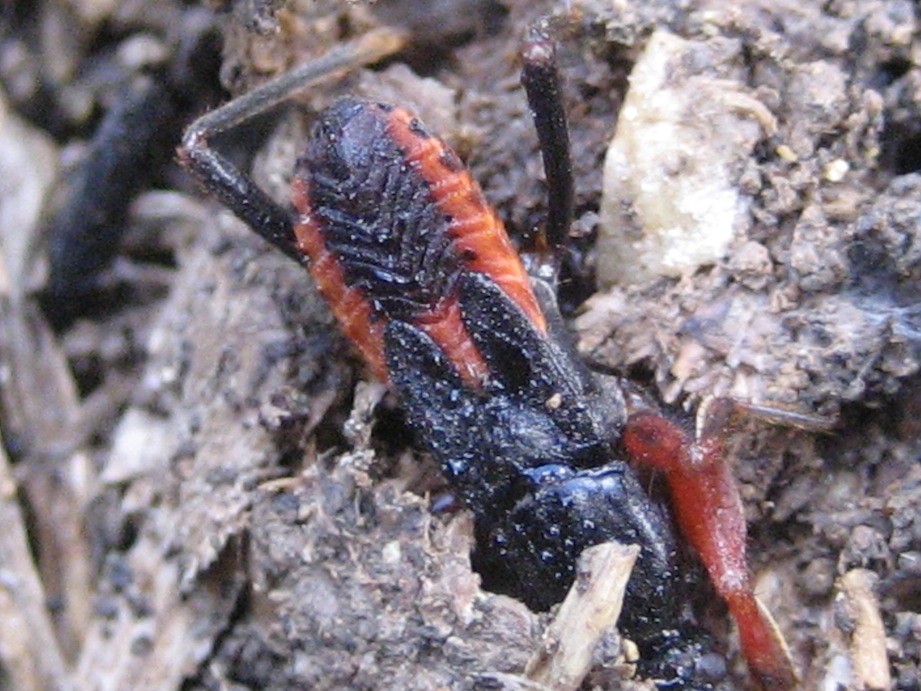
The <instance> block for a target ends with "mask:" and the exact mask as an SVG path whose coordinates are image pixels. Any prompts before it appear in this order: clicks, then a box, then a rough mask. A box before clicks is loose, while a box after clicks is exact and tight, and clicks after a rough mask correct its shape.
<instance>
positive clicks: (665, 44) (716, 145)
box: [598, 31, 776, 286]
mask: <svg viewBox="0 0 921 691" xmlns="http://www.w3.org/2000/svg"><path fill="white" fill-rule="evenodd" d="M738 58H739V56H738V46H737V44H735V43H734V42H733V41H731V40H728V39H727V40H726V41H724V42H720V43H719V46H718V47H717V48H716V49H714V48H713V47H712V45H711V44H706V45H705V44H702V43H699V42H695V41H687V40H684V39H682V38H679V37H678V36H675V35H674V34H671V33H669V32H667V31H657V32H656V33H655V34H653V35H652V37H651V38H650V40H649V43H648V45H647V46H646V48H645V50H644V51H643V53H642V54H641V55H640V57H639V59H638V60H637V62H636V65H635V66H634V68H633V71H632V73H631V75H630V88H629V90H628V92H627V95H626V98H625V100H624V104H623V107H622V108H621V111H620V114H619V116H618V123H617V131H616V134H615V135H614V138H613V140H612V141H611V144H610V145H609V147H608V151H607V155H606V160H605V167H604V182H603V191H602V200H601V218H600V229H599V238H598V277H599V281H600V282H601V283H602V284H603V285H605V286H610V285H612V284H615V283H620V284H634V283H642V282H645V281H648V280H650V279H653V278H656V277H658V276H661V275H665V276H681V275H684V274H689V273H692V272H694V271H695V270H696V269H697V268H698V267H700V266H702V265H705V264H711V263H713V262H716V261H718V260H720V259H721V258H723V257H724V256H725V255H726V253H727V250H728V249H729V246H730V243H731V242H732V240H733V238H734V237H736V236H737V235H738V234H741V233H742V232H743V231H744V230H745V228H747V226H748V225H749V224H750V222H751V220H750V214H749V206H750V199H749V197H747V196H746V195H745V194H744V193H743V192H742V191H741V190H740V185H739V180H740V178H741V176H742V174H743V173H744V171H745V167H746V164H747V162H748V161H749V159H750V157H751V155H752V150H753V148H754V146H755V145H756V143H757V142H758V141H759V140H760V139H761V138H762V137H763V136H764V134H773V133H774V131H775V129H776V122H775V120H774V117H773V115H772V114H771V113H770V111H768V109H767V108H766V107H765V106H764V104H763V103H761V101H759V100H758V99H757V98H755V96H754V95H753V94H752V92H751V90H750V89H749V88H748V87H746V86H745V84H744V83H742V82H741V81H740V79H741V76H739V78H738V79H737V78H736V77H735V75H736V73H737V72H738V73H739V75H741V72H739V69H738Z"/></svg>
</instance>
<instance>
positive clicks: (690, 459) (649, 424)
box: [623, 411, 797, 689]
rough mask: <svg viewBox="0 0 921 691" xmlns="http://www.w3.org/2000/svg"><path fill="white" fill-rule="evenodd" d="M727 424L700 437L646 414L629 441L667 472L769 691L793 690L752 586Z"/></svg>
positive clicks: (637, 454) (684, 526)
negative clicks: (727, 442) (727, 444)
mask: <svg viewBox="0 0 921 691" xmlns="http://www.w3.org/2000/svg"><path fill="white" fill-rule="evenodd" d="M720 412H725V411H720ZM725 420H726V418H725V417H722V418H721V420H720V422H719V424H716V425H711V424H708V425H706V427H705V429H704V431H703V433H702V434H701V435H700V437H699V438H698V439H694V437H693V435H692V434H691V433H690V432H688V431H687V430H685V429H684V428H683V427H682V426H681V425H679V424H678V423H676V422H674V421H672V420H669V419H667V418H664V417H662V416H661V415H658V414H656V413H653V412H649V411H642V412H638V413H635V414H633V415H632V416H631V417H630V419H629V420H628V422H627V426H626V429H625V431H624V436H623V441H624V445H625V446H626V448H627V451H628V452H629V454H630V455H631V456H632V457H633V458H634V459H636V460H637V461H639V462H641V463H643V464H646V465H648V466H651V467H653V468H656V469H659V470H662V471H663V472H664V473H665V475H666V479H667V482H668V488H669V493H670V495H671V501H672V506H673V510H674V512H675V515H676V518H677V520H678V524H679V526H680V528H681V531H682V533H683V534H684V536H685V538H686V539H687V541H688V542H689V543H690V544H691V545H692V546H693V547H694V549H695V550H697V553H698V554H699V555H700V558H701V561H702V562H703V563H704V566H705V567H706V569H707V572H708V574H709V576H710V580H711V581H712V582H713V586H714V587H715V588H716V591H717V592H718V593H719V595H720V596H721V597H722V598H724V599H725V600H726V603H727V604H728V606H729V611H730V613H731V614H732V617H733V619H734V620H735V622H736V625H737V626H738V629H739V638H740V640H741V645H742V652H743V654H744V655H745V658H746V660H747V661H748V665H749V668H750V669H751V671H752V674H753V675H755V677H757V679H758V680H759V682H760V683H761V685H762V687H764V688H766V689H792V688H795V687H796V684H797V678H796V673H795V671H794V670H793V664H792V661H791V660H790V656H789V652H788V651H787V646H786V644H785V642H784V640H783V636H782V635H781V634H780V631H779V630H778V629H777V626H776V624H775V623H774V620H773V619H772V618H771V615H770V614H769V613H768V611H767V610H766V609H765V608H764V606H763V605H761V603H760V602H758V599H757V598H756V597H755V593H754V590H753V587H752V581H751V575H750V573H749V570H748V563H747V558H746V525H745V518H744V515H743V513H742V502H741V498H740V496H739V491H738V488H737V487H736V484H735V480H734V478H733V477H732V473H731V472H730V469H729V466H728V465H727V463H726V460H725V453H724V448H723V439H724V437H725V432H726V424H725Z"/></svg>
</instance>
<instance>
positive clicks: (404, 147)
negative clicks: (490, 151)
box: [292, 99, 546, 384]
mask: <svg viewBox="0 0 921 691" xmlns="http://www.w3.org/2000/svg"><path fill="white" fill-rule="evenodd" d="M292 201H293V204H294V207H295V210H296V212H297V218H296V223H295V235H296V237H297V243H298V245H297V246H298V249H299V251H301V252H303V253H304V254H306V255H307V256H308V257H309V258H310V270H311V272H312V274H313V276H314V279H315V280H316V282H317V285H318V286H319V289H320V291H321V292H322V293H323V295H324V297H325V298H326V299H327V301H328V302H329V304H330V307H331V309H332V311H333V313H334V315H335V316H336V318H337V319H338V320H339V322H340V323H341V325H342V328H343V330H344V332H345V333H346V335H347V336H348V337H349V338H351V339H352V340H353V341H354V342H355V343H356V345H357V346H358V347H359V349H360V350H361V351H362V353H363V354H364V356H365V357H366V358H367V360H368V362H369V363H370V364H371V366H372V368H373V369H374V371H375V373H376V374H377V376H379V377H380V378H381V379H383V380H385V381H386V380H387V379H388V375H387V368H386V364H385V363H386V360H385V357H384V353H383V331H384V327H385V326H386V324H387V321H388V320H390V319H396V320H401V321H405V322H408V323H412V324H415V325H416V326H418V327H419V328H421V329H423V330H424V331H426V332H427V333H428V334H429V336H431V337H432V338H433V339H434V340H435V342H436V343H438V345H439V347H440V348H441V349H442V350H443V351H444V352H445V354H446V355H447V356H448V358H449V359H450V360H451V361H452V362H453V363H454V364H455V366H456V367H457V369H458V371H459V373H460V374H461V376H462V377H464V379H465V380H467V381H468V383H474V384H475V383H477V382H479V381H482V380H483V379H484V378H485V377H486V374H487V368H486V363H485V362H484V361H483V359H482V357H481V356H480V354H479V352H478V351H477V349H476V347H475V345H474V344H473V342H472V341H471V339H470V337H469V335H468V334H467V332H466V329H465V328H464V325H463V322H462V320H461V311H460V304H459V302H458V297H457V291H456V281H457V277H458V276H459V275H460V273H461V272H462V271H476V272H481V273H484V274H487V275H488V276H490V277H491V279H492V280H493V281H494V282H495V283H496V284H497V285H498V286H499V287H500V288H501V289H502V290H503V292H504V293H505V294H506V295H507V296H508V297H509V298H510V299H511V300H512V301H513V302H515V303H516V304H517V305H518V306H519V307H520V308H521V309H522V310H523V311H524V312H525V314H526V315H527V316H528V318H529V319H530V320H531V321H532V322H533V323H534V324H535V325H536V326H537V327H538V328H539V329H540V330H541V331H545V330H546V325H545V321H544V317H543V315H542V313H541V311H540V308H539V307H538V305H537V301H536V299H535V298H534V294H533V292H532V290H531V284H530V281H529V279H528V276H527V273H526V272H525V270H524V267H523V266H522V264H521V260H520V259H519V258H518V255H517V253H516V252H515V250H514V248H513V247H512V245H511V243H510V242H509V240H508V237H507V235H506V233H505V229H504V228H503V226H502V223H501V222H500V221H499V219H498V218H497V217H496V215H495V212H494V211H493V210H492V209H491V208H490V207H489V205H488V204H487V203H486V200H485V199H484V197H483V194H482V192H481V190H480V188H479V185H477V183H476V182H475V181H474V180H473V178H472V177H471V175H470V172H469V170H467V168H466V167H465V166H464V165H463V164H462V163H461V161H460V160H459V159H458V157H457V155H456V154H455V153H454V152H453V151H452V150H451V149H450V148H449V147H448V146H447V145H446V144H445V143H444V142H442V141H441V140H440V139H438V138H437V137H434V136H432V135H430V134H429V133H428V132H427V131H426V130H425V129H424V127H423V126H422V125H421V123H420V122H419V121H418V120H417V119H416V118H414V117H413V116H412V115H411V114H410V113H408V112H407V111H405V110H402V109H398V108H394V107H391V106H387V105H383V104H379V103H370V102H366V101H360V100H356V99H345V100H342V101H339V102H338V103H336V104H335V105H333V106H332V107H331V108H329V109H328V110H327V111H325V112H324V113H323V114H322V115H321V116H320V118H319V120H318V121H317V123H316V125H315V126H314V128H313V132H312V134H311V138H310V141H309V142H308V144H307V147H306V150H305V152H304V155H303V156H302V157H301V159H300V161H299V162H298V166H297V169H296V171H295V176H294V182H293V198H292Z"/></svg>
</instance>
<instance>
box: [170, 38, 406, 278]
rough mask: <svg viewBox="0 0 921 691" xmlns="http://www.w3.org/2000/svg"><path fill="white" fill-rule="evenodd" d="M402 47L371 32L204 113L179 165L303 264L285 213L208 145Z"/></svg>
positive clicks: (188, 135) (189, 134) (184, 140)
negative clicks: (298, 94)
mask: <svg viewBox="0 0 921 691" xmlns="http://www.w3.org/2000/svg"><path fill="white" fill-rule="evenodd" d="M404 43H405V35H404V34H402V33H401V32H398V31H396V30H394V29H388V28H382V29H378V30H376V31H371V32H369V33H367V34H365V35H364V36H362V37H361V38H358V39H355V40H354V41H350V42H348V43H343V44H342V45H340V46H338V47H336V48H334V49H332V50H330V51H329V52H328V53H326V54H325V55H323V56H322V57H321V58H318V59H317V60H313V61H310V62H306V63H304V64H303V65H300V66H299V67H295V68H294V69H293V70H291V71H289V72H286V73H285V74H283V75H281V76H279V77H277V78H275V79H273V80H272V81H270V82H267V83H266V84H264V85H262V86H260V87H259V88H257V89H254V90H253V91H251V92H249V93H248V94H245V95H243V96H240V97H239V98H235V99H234V100H232V101H230V102H228V103H226V104H225V105H223V106H221V107H220V108H217V109H215V110H213V111H211V112H209V113H206V114H205V115H203V116H201V117H200V118H198V119H197V120H196V121H195V122H193V123H192V124H191V125H190V126H189V127H188V129H187V130H186V132H185V135H184V136H183V138H182V143H181V144H180V146H179V150H178V156H179V161H180V163H182V165H183V166H184V167H185V168H187V169H188V170H189V171H190V172H191V173H192V174H193V175H194V176H195V177H196V178H197V179H198V181H199V182H200V183H201V184H202V185H203V186H204V187H205V188H206V189H207V190H208V191H209V192H210V193H211V194H213V195H214V196H215V197H217V198H218V200H219V201H220V202H221V203H222V204H224V205H225V206H227V207H228V208H229V209H230V210H231V211H233V212H234V213H235V214H236V215H237V216H239V217H240V218H241V219H242V220H244V221H245V222H246V223H247V224H248V225H249V226H250V227H251V228H252V229H253V230H254V231H256V232H257V233H258V234H259V235H261V236H262V237H263V238H265V239H266V240H268V241H269V242H271V243H272V244H273V245H275V246H276V247H278V248H279V249H280V250H281V251H282V252H284V253H285V254H286V255H288V256H289V257H291V258H292V259H294V260H296V261H303V257H302V256H301V254H300V253H299V252H298V251H297V250H296V249H295V246H294V245H295V243H294V232H293V230H292V226H291V216H290V214H289V213H288V211H287V210H286V209H284V208H282V207H281V206H279V205H278V204H277V203H275V201H274V200H272V199H271V198H270V197H269V196H268V195H267V194H266V193H265V192H263V191H262V190H261V189H260V188H259V187H258V186H257V185H256V184H255V183H254V182H253V181H252V180H251V179H250V178H249V177H248V176H247V175H245V174H244V173H243V172H242V171H240V170H238V169H237V168H236V167H235V166H234V165H233V164H231V163H230V162H229V161H228V160H227V159H226V158H224V157H223V156H222V155H221V154H219V153H218V152H217V151H215V150H214V149H212V148H211V147H210V146H209V144H208V140H209V138H211V137H213V136H214V135H216V134H219V133H220V132H223V131H225V130H228V129H232V128H233V127H236V126H237V125H240V124H241V123H243V122H246V121H247V120H249V119H251V118H253V117H254V116H256V115H259V114H260V113H264V112H266V111H267V110H270V109H271V108H273V107H275V106H276V105H278V104H279V103H281V102H282V101H284V100H285V99H287V98H288V97H290V96H291V95H293V94H294V93H296V92H297V91H299V90H301V89H303V88H305V87H307V86H310V85H311V84H313V83H315V82H317V81H318V80H320V79H322V78H324V77H328V76H330V75H331V74H334V73H336V72H338V71H341V70H347V69H352V68H355V67H357V66H360V65H366V64H371V63H374V62H376V61H378V60H380V59H381V58H383V57H386V56H388V55H392V54H393V53H395V52H396V51H397V50H399V49H400V48H401V47H402V46H403V44H404Z"/></svg>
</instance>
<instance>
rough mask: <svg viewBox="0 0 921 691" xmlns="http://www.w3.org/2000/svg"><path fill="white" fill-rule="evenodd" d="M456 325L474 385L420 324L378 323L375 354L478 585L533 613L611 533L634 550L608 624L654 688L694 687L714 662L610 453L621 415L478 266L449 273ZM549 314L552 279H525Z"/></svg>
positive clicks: (664, 536) (679, 581)
mask: <svg viewBox="0 0 921 691" xmlns="http://www.w3.org/2000/svg"><path fill="white" fill-rule="evenodd" d="M459 283H460V284H459V290H460V294H461V310H462V314H463V319H464V324H465V325H466V327H467V329H468V330H469V332H470V335H471V337H472V338H473V340H474V341H475V342H476V345H477V347H478V348H479V350H480V351H481V353H482V354H483V356H484V357H485V359H486V361H487V363H488V364H489V370H490V373H491V377H490V380H489V381H488V383H487V384H486V387H485V390H483V391H474V390H471V389H469V388H465V386H464V385H463V383H462V381H461V380H460V377H459V376H458V374H457V373H456V370H455V368H454V367H453V365H452V363H450V362H448V361H447V360H446V359H445V358H444V356H443V354H442V353H441V351H440V350H439V349H438V348H437V346H435V344H434V343H433V342H432V340H431V339H429V338H428V337H427V336H426V335H425V334H424V333H423V332H422V331H420V330H419V329H417V328H415V327H413V326H412V325H410V324H407V323H405V322H392V323H391V324H390V325H389V326H388V329H387V334H386V345H387V348H386V352H387V358H388V366H389V370H390V372H391V377H392V382H393V385H394V386H395V387H396V390H397V393H398V394H399V396H400V400H401V401H402V402H403V405H404V407H405V409H406V411H407V416H408V418H409V420H410V423H411V425H412V426H413V427H414V429H415V430H416V431H417V433H418V434H419V438H420V439H421V440H422V441H423V442H424V443H425V445H426V447H427V448H428V450H429V451H430V453H431V454H432V455H433V456H434V457H435V458H436V459H437V460H438V461H439V463H440V464H441V466H442V468H443V470H444V473H445V474H446V476H447V477H448V479H449V480H450V482H451V484H452V485H453V486H454V487H455V488H456V490H457V491H458V493H459V495H460V497H461V499H462V501H463V502H464V503H465V505H466V506H468V507H469V508H470V509H472V510H473V512H474V514H475V518H476V537H477V547H476V552H475V553H474V555H473V559H474V565H475V567H476V569H477V571H478V572H479V573H480V574H481V575H482V577H483V584H484V587H486V588H487V589H490V590H494V591H497V592H502V593H506V594H508V595H511V596H513V597H515V598H518V599H520V600H522V601H523V602H525V603H526V604H527V605H528V606H529V607H531V608H532V609H535V610H539V611H542V610H546V609H548V608H549V607H551V606H552V605H554V604H556V603H558V602H560V601H561V600H562V599H563V598H564V597H565V595H566V592H567V590H568V589H569V587H570V586H571V585H572V582H573V580H574V576H575V572H574V570H575V564H576V560H577V559H578V557H579V555H580V554H581V553H582V551H583V550H584V549H585V548H587V547H591V546H593V545H596V544H600V543H602V542H608V541H618V542H621V543H624V544H637V545H640V547H641V552H640V555H639V558H638V560H637V563H636V567H635V568H634V571H633V575H632V576H631V578H630V581H629V584H628V586H627V593H626V597H625V599H624V609H623V612H622V614H621V618H620V622H619V627H620V628H621V629H622V630H623V631H624V633H625V634H626V635H628V636H629V637H630V638H632V639H633V640H635V641H636V642H637V643H638V645H639V647H640V649H641V653H642V662H641V665H640V669H641V673H642V676H645V677H648V678H653V679H658V680H661V682H660V687H661V688H685V689H707V688H711V685H710V679H711V678H713V677H719V676H720V673H721V661H720V659H718V656H715V655H710V654H708V653H707V651H708V649H709V640H708V638H707V636H706V634H704V633H703V632H702V631H701V630H700V629H698V628H697V627H696V626H695V625H694V624H693V623H692V622H691V621H690V619H689V618H688V616H687V612H686V607H687V601H688V598H687V592H686V589H687V584H686V582H685V580H684V579H683V577H682V575H681V572H680V571H679V569H678V565H677V545H676V542H675V539H674V537H673V533H672V530H671V526H670V524H669V521H668V518H667V517H666V516H665V515H664V513H663V512H662V510H661V509H660V507H659V506H657V505H655V504H653V502H652V501H651V500H650V499H649V498H648V497H647V495H646V493H645V492H644V491H643V488H642V487H641V486H640V484H639V482H638V480H637V478H636V475H635V473H634V472H633V470H632V469H631V468H630V467H629V466H628V465H627V464H626V463H625V462H623V461H621V460H619V459H618V458H617V457H616V455H614V452H613V443H614V442H615V441H616V438H617V435H618V433H619V430H620V428H621V427H622V425H623V422H624V417H625V406H624V403H623V400H622V398H621V395H620V392H619V391H615V392H614V395H613V396H612V395H610V394H606V393H605V392H603V391H601V389H600V387H599V383H598V381H597V380H596V379H595V378H594V377H593V375H592V374H591V373H590V372H589V371H588V370H587V369H586V368H585V366H584V365H583V364H582V362H581V361H580V360H579V359H578V358H577V357H575V356H574V354H573V353H572V349H571V348H569V347H568V345H567V343H568V337H567V336H566V335H565V334H557V335H556V336H558V337H552V338H547V337H546V336H544V335H543V334H541V333H540V332H539V331H537V330H536V329H535V328H534V326H533V325H532V324H531V322H530V321H529V320H528V319H527V318H526V317H525V316H524V315H523V314H522V313H521V311H520V309H518V307H517V306H516V305H515V304H514V303H512V302H511V301H510V300H508V298H507V297H506V296H505V295H504V294H503V293H502V292H501V291H500V290H498V288H497V287H496V286H495V284H493V283H492V282H491V281H490V280H489V278H487V277H485V276H482V275H479V274H466V275H463V276H462V277H461V279H460V282H459ZM535 288H536V289H537V295H538V298H539V299H540V302H541V305H542V307H543V309H544V312H545V314H548V315H549V316H550V321H551V324H553V323H554V322H556V324H557V325H558V324H559V318H558V316H557V318H556V319H554V318H553V315H558V312H557V310H556V304H555V299H554V297H553V293H552V289H551V288H550V287H549V286H547V285H546V284H543V283H542V282H540V281H536V282H535Z"/></svg>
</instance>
